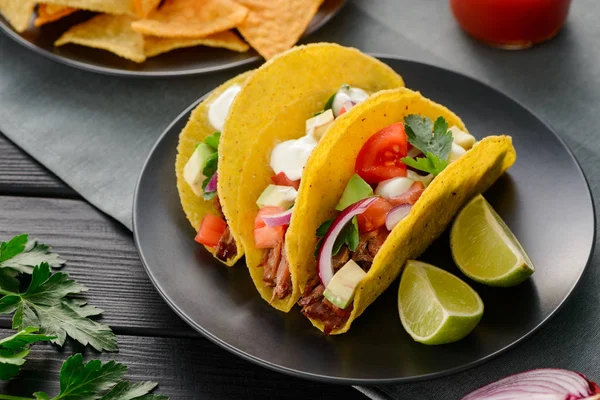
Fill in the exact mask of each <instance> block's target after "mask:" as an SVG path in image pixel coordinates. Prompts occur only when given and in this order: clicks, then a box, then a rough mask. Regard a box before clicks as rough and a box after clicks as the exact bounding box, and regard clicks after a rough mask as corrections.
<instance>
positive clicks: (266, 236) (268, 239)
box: [254, 206, 285, 249]
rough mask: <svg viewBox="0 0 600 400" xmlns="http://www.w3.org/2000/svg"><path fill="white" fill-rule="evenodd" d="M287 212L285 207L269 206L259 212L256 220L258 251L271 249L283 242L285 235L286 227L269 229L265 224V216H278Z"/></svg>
mask: <svg viewBox="0 0 600 400" xmlns="http://www.w3.org/2000/svg"><path fill="white" fill-rule="evenodd" d="M283 211H285V209H284V208H283V207H273V206H267V207H263V208H261V209H260V210H259V211H258V214H257V215H256V219H255V220H254V245H255V246H256V248H258V249H270V248H273V247H275V246H277V244H278V243H280V242H282V241H283V236H284V235H285V227H284V226H273V227H269V226H267V224H265V221H264V220H263V216H265V215H271V214H277V213H280V212H283Z"/></svg>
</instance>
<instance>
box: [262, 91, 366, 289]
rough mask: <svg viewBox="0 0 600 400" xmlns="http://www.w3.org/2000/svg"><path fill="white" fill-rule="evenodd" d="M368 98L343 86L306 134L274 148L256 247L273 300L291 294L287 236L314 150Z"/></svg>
mask: <svg viewBox="0 0 600 400" xmlns="http://www.w3.org/2000/svg"><path fill="white" fill-rule="evenodd" d="M368 97H369V95H368V94H367V92H365V91H364V90H362V89H360V88H354V87H350V86H349V85H342V87H341V88H340V89H339V90H338V91H337V92H336V93H334V94H333V95H332V96H331V97H330V98H329V99H328V100H327V102H326V103H325V106H324V109H323V110H321V111H319V112H318V113H316V114H315V115H314V116H313V117H312V118H310V119H308V120H307V121H306V134H305V136H302V137H301V138H299V139H294V140H287V141H284V142H282V143H279V144H277V145H275V147H274V148H273V151H272V152H271V157H270V166H271V169H272V170H273V176H272V177H271V182H272V184H270V185H268V186H267V187H266V188H265V190H264V191H263V192H262V194H261V195H260V196H259V198H258V199H257V201H256V204H257V206H258V208H259V211H258V214H257V216H256V219H255V221H254V244H255V246H256V248H258V249H264V254H263V257H262V260H261V263H260V267H262V268H263V269H264V271H263V282H264V284H265V286H269V287H273V288H274V290H273V298H278V299H285V298H286V297H287V296H289V295H290V293H291V292H292V280H291V279H292V278H291V274H290V265H289V263H288V260H287V257H286V254H285V234H286V231H287V228H288V226H289V224H290V220H291V217H292V211H293V208H294V202H295V200H296V196H297V195H298V188H299V186H300V179H301V177H302V171H303V169H304V166H305V164H306V162H307V160H308V158H309V156H310V154H311V153H312V151H313V149H314V148H315V146H316V145H317V143H318V142H319V140H320V139H321V138H322V137H323V135H324V134H325V132H326V131H327V129H328V128H329V126H330V125H331V124H332V123H333V121H334V120H335V119H336V118H338V117H339V116H341V115H343V114H344V113H346V112H348V111H350V109H352V107H354V106H355V105H357V104H359V103H362V102H363V101H364V100H366V99H367V98H368Z"/></svg>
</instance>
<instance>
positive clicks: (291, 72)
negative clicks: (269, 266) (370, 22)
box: [218, 43, 404, 312]
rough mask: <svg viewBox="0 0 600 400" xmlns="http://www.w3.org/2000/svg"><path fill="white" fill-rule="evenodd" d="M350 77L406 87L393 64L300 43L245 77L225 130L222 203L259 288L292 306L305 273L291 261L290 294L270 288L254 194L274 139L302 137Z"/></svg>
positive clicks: (267, 176) (364, 83) (265, 174)
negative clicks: (256, 233)
mask: <svg viewBox="0 0 600 400" xmlns="http://www.w3.org/2000/svg"><path fill="white" fill-rule="evenodd" d="M345 83H346V84H349V85H352V86H356V87H360V88H362V89H364V90H366V91H367V92H369V93H374V92H377V91H379V90H382V89H390V88H395V87H399V86H404V81H403V80H402V77H400V76H399V75H398V74H397V73H396V72H395V71H394V70H392V69H391V68H390V67H389V66H388V65H386V64H384V63H382V62H381V61H379V60H377V59H375V58H373V57H370V56H368V55H366V54H364V53H361V52H360V51H358V50H356V49H353V48H348V47H342V46H339V45H336V44H331V43H317V44H311V45H307V46H298V47H295V48H294V49H292V50H290V51H288V52H286V53H284V54H281V55H279V56H277V57H275V58H273V59H272V60H270V61H268V62H267V63H265V64H264V65H263V66H262V67H260V68H259V69H258V70H256V72H255V73H254V75H252V76H251V77H250V78H248V80H247V81H246V85H245V86H244V90H242V91H241V92H240V93H239V94H238V96H237V97H236V99H235V100H234V102H233V104H232V105H231V110H230V114H229V115H230V116H229V118H228V119H227V121H226V122H225V127H224V129H223V131H222V133H221V141H220V142H219V147H220V151H219V182H218V186H219V199H220V201H221V206H222V208H223V212H224V214H225V215H226V216H228V217H229V221H230V226H231V229H232V231H235V232H237V233H238V234H239V236H240V237H241V239H242V244H243V246H244V251H245V252H246V264H247V266H248V269H249V271H250V275H251V277H252V280H253V281H254V284H255V286H256V288H257V290H258V291H259V293H260V295H261V296H262V298H263V299H265V300H266V301H268V302H270V304H271V306H273V307H275V308H277V309H278V310H282V311H286V312H287V311H289V310H290V309H291V308H292V307H293V305H294V304H295V303H296V301H297V300H298V298H299V297H300V294H301V288H302V289H303V288H304V285H299V284H297V283H296V282H298V279H302V277H298V276H297V274H296V272H297V270H296V269H295V268H290V273H291V276H292V283H293V287H292V293H291V294H290V295H289V296H288V297H286V298H285V299H283V300H279V299H273V300H272V297H273V288H272V287H266V286H265V285H264V282H263V268H262V267H260V266H259V264H260V261H261V258H262V256H263V254H264V250H263V249H257V248H256V247H255V244H254V220H255V218H256V214H257V212H258V208H257V207H256V199H258V197H259V196H260V194H261V193H262V191H263V190H264V189H265V187H267V185H268V184H269V183H271V177H272V176H273V170H272V169H271V167H270V166H269V160H270V156H271V150H272V149H273V146H274V145H275V143H277V142H281V141H285V140H288V139H297V138H299V137H301V136H304V135H305V133H306V132H305V124H306V120H307V119H308V118H310V117H312V115H313V114H314V113H315V112H317V111H319V110H321V109H322V108H323V106H324V105H325V103H326V102H327V99H328V98H329V97H330V96H331V95H332V94H333V93H335V92H336V91H337V90H338V89H339V88H340V86H341V85H342V84H345ZM334 124H335V123H334ZM240 132H243V135H240V134H239V133H240ZM326 136H327V133H326V134H325V137H326ZM317 147H318V146H317ZM303 179H304V178H303ZM293 218H294V217H293V216H292V219H293ZM288 237H289V235H286V245H285V251H286V254H287V257H288V260H290V258H289V257H290V255H291V254H292V253H293V254H294V255H295V254H296V253H295V250H293V249H291V248H290V247H289V246H288V239H287V238H288ZM313 251H314V249H313V250H311V252H313Z"/></svg>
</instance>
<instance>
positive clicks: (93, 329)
mask: <svg viewBox="0 0 600 400" xmlns="http://www.w3.org/2000/svg"><path fill="white" fill-rule="evenodd" d="M85 291H87V288H85V287H84V286H83V285H80V284H79V283H77V282H75V281H73V280H71V279H69V276H68V275H67V274H65V273H63V272H57V273H55V274H51V273H50V266H49V264H48V263H42V264H40V265H39V266H37V267H34V268H33V273H32V275H31V283H30V284H29V287H28V288H27V290H26V291H25V292H24V293H21V292H18V291H13V290H9V289H8V288H4V287H0V294H3V295H4V297H2V298H1V299H0V314H12V313H14V316H13V321H12V327H13V329H25V328H26V327H29V326H35V327H39V329H40V332H41V333H43V334H47V335H52V336H55V338H54V339H53V340H52V342H53V343H56V344H58V345H60V346H62V345H63V344H64V343H65V339H66V337H67V335H68V336H70V337H72V338H73V339H75V340H77V341H78V342H79V343H81V344H83V345H88V344H89V345H90V346H92V347H93V348H95V349H96V350H98V351H104V350H105V351H117V340H116V336H115V334H114V333H113V332H112V330H111V329H110V327H109V326H108V325H104V324H101V323H99V322H96V321H94V320H92V319H90V318H89V317H91V316H96V315H99V314H101V313H102V310H101V309H99V308H96V307H94V306H90V305H87V302H86V301H85V300H83V299H81V298H73V297H71V295H74V294H80V293H82V292H85Z"/></svg>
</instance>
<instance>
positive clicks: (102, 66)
mask: <svg viewBox="0 0 600 400" xmlns="http://www.w3.org/2000/svg"><path fill="white" fill-rule="evenodd" d="M344 3H345V0H325V1H324V2H323V4H322V5H321V8H319V11H318V12H317V14H316V15H315V17H314V18H313V20H312V21H311V23H310V24H309V25H308V27H307V28H306V32H305V34H304V37H306V36H307V35H309V34H311V33H313V32H314V31H316V30H317V29H319V28H320V27H322V26H323V25H325V24H326V23H327V22H328V21H329V20H330V19H331V18H333V16H334V15H335V14H337V13H338V11H339V10H340V9H341V8H342V6H343V5H344ZM90 15H92V14H91V13H77V14H74V15H71V16H68V17H66V18H63V19H61V20H59V21H57V22H54V23H51V24H48V25H44V26H42V27H41V28H36V27H34V26H33V24H32V25H31V26H30V28H29V29H28V30H26V31H25V32H23V33H18V32H16V31H15V30H14V29H13V28H12V27H11V26H10V25H9V24H8V22H7V21H6V19H4V18H3V17H2V16H1V15H0V30H1V31H4V32H5V33H6V34H7V35H8V36H10V37H11V38H13V39H14V40H16V41H17V42H18V43H20V44H22V45H23V46H25V47H27V48H28V49H31V50H33V51H35V52H36V53H39V54H41V55H43V56H45V57H48V58H49V59H51V60H54V61H58V62H60V63H63V64H67V65H70V66H72V67H76V68H81V69H84V70H88V71H93V72H99V73H103V74H109V75H124V76H138V77H157V76H182V75H196V74H204V73H208V72H213V71H221V70H224V69H229V68H234V67H239V66H241V65H247V64H251V63H253V62H258V61H260V60H262V57H260V56H259V55H258V53H257V52H256V51H254V50H253V49H251V50H250V51H248V52H246V53H237V52H234V51H230V50H226V49H216V48H211V47H204V46H200V47H193V48H187V49H178V50H174V51H171V52H169V53H166V54H161V55H159V56H157V57H152V58H149V59H148V60H146V62H144V63H142V64H138V63H135V62H133V61H129V60H126V59H124V58H121V57H118V56H116V55H114V54H112V53H110V52H108V51H104V50H98V49H93V48H89V47H83V46H77V45H74V44H68V45H65V46H62V47H54V42H55V41H56V39H58V38H59V37H60V36H61V35H62V34H63V33H64V32H65V31H67V29H69V28H70V27H71V26H73V25H74V24H77V23H79V22H83V21H85V20H86V19H88V18H89V17H90Z"/></svg>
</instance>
